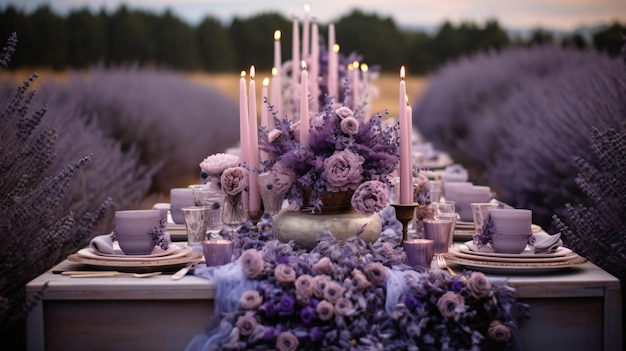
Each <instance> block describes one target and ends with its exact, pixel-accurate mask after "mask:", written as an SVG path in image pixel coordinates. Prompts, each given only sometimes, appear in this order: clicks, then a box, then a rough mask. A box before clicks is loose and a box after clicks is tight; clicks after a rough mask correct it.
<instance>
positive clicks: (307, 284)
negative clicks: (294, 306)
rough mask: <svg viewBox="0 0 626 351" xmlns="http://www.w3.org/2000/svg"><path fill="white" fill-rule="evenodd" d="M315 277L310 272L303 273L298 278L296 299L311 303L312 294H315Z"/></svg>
mask: <svg viewBox="0 0 626 351" xmlns="http://www.w3.org/2000/svg"><path fill="white" fill-rule="evenodd" d="M314 284H315V283H314V282H313V277H311V276H310V275H308V274H303V275H301V276H299V277H298V279H296V284H295V285H296V299H297V300H298V301H301V302H303V303H309V300H310V299H311V296H313V286H314Z"/></svg>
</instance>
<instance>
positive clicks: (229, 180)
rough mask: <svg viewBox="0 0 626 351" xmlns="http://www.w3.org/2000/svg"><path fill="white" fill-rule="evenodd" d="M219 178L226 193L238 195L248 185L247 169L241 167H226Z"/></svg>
mask: <svg viewBox="0 0 626 351" xmlns="http://www.w3.org/2000/svg"><path fill="white" fill-rule="evenodd" d="M220 180H221V183H222V190H224V192H225V193H226V194H228V195H238V194H239V193H241V192H242V191H243V190H244V189H245V188H246V187H247V186H248V171H247V170H246V169H245V168H243V167H231V168H227V169H226V170H224V173H222V178H221V179H220Z"/></svg>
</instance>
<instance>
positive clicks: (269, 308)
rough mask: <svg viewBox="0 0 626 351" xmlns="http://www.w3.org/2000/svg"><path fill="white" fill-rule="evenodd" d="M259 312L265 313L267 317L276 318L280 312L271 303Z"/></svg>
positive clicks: (263, 306)
mask: <svg viewBox="0 0 626 351" xmlns="http://www.w3.org/2000/svg"><path fill="white" fill-rule="evenodd" d="M259 311H262V312H264V313H265V315H266V316H267V317H274V316H275V315H276V313H278V311H276V306H274V304H273V303H271V302H266V303H264V304H262V305H261V307H259Z"/></svg>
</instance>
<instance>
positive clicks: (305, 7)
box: [304, 4, 311, 13]
mask: <svg viewBox="0 0 626 351" xmlns="http://www.w3.org/2000/svg"><path fill="white" fill-rule="evenodd" d="M304 12H307V13H308V12H311V6H310V5H309V4H304Z"/></svg>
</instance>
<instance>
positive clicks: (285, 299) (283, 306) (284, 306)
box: [278, 293, 295, 316]
mask: <svg viewBox="0 0 626 351" xmlns="http://www.w3.org/2000/svg"><path fill="white" fill-rule="evenodd" d="M294 308H295V301H294V299H293V297H291V296H290V295H289V294H287V293H285V294H282V295H281V296H280V300H279V301H278V314H279V315H281V316H291V315H292V314H293V311H294Z"/></svg>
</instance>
